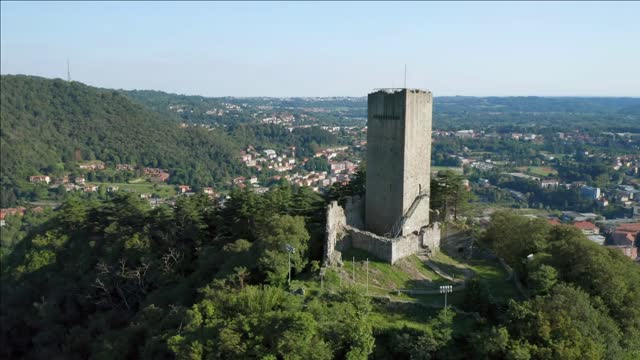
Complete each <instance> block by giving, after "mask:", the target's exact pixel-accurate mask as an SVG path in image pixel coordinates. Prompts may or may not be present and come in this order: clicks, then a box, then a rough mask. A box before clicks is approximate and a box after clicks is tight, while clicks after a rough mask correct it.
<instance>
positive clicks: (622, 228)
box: [616, 222, 640, 232]
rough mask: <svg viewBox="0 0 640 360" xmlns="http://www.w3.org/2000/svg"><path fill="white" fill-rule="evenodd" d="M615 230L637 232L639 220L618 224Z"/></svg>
mask: <svg viewBox="0 0 640 360" xmlns="http://www.w3.org/2000/svg"><path fill="white" fill-rule="evenodd" d="M616 231H628V232H639V231H640V222H637V223H627V224H620V225H618V227H617V228H616Z"/></svg>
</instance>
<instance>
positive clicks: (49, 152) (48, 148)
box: [0, 75, 244, 198]
mask: <svg viewBox="0 0 640 360" xmlns="http://www.w3.org/2000/svg"><path fill="white" fill-rule="evenodd" d="M1 100H2V107H1V111H0V114H1V123H2V131H1V134H0V136H1V141H2V167H1V172H2V179H1V184H2V190H3V197H5V198H6V197H8V196H10V195H8V193H14V196H19V195H20V193H19V192H20V189H19V188H20V185H21V184H24V183H25V182H26V181H27V180H28V177H29V176H30V175H36V174H40V173H47V174H55V173H63V172H68V171H74V170H76V168H77V165H76V161H79V160H94V159H98V160H102V161H105V162H110V163H130V164H135V165H143V166H151V167H161V168H168V169H171V172H172V177H171V181H174V182H179V183H190V184H194V185H197V184H201V185H213V184H221V183H223V182H225V181H228V180H229V179H230V176H231V175H232V174H238V173H242V172H243V169H244V168H243V167H242V166H241V164H240V162H239V161H238V159H236V155H237V154H238V151H239V148H238V146H237V145H236V144H235V143H234V142H233V141H232V140H231V139H230V138H229V137H228V136H227V135H225V134H223V133H220V132H216V131H206V130H201V129H196V128H189V129H180V128H179V127H178V126H177V124H176V123H175V122H174V121H171V120H170V119H168V118H167V117H164V116H163V115H161V114H158V113H154V112H152V111H149V110H147V109H145V108H143V107H142V106H140V105H138V104H135V103H133V102H131V101H130V100H129V99H128V98H127V97H125V96H123V95H121V94H120V93H118V92H116V91H110V90H100V89H96V88H93V87H90V86H86V85H83V84H81V83H78V82H71V83H69V82H65V81H62V80H49V79H43V78H37V77H31V76H9V75H6V76H2V81H1ZM4 193H7V194H4Z"/></svg>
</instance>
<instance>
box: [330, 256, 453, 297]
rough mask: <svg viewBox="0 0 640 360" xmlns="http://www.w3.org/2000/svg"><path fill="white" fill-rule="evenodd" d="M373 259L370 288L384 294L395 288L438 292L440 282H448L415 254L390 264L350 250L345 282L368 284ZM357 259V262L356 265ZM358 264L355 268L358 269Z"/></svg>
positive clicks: (344, 260)
mask: <svg viewBox="0 0 640 360" xmlns="http://www.w3.org/2000/svg"><path fill="white" fill-rule="evenodd" d="M367 258H369V273H368V279H369V288H370V290H372V289H374V291H376V290H375V288H381V289H384V290H385V291H384V293H385V294H387V293H388V292H389V291H392V290H394V289H434V288H436V287H437V286H438V285H439V284H440V283H443V282H447V280H445V279H443V278H442V277H440V276H439V275H438V274H436V273H435V272H434V271H433V270H431V269H430V268H429V267H427V266H426V265H425V264H424V263H423V262H422V261H421V260H420V259H419V258H418V257H417V256H415V255H412V256H409V257H406V258H404V259H401V260H399V261H398V262H396V264H395V265H391V264H388V263H386V262H384V261H382V260H379V259H376V258H374V257H373V256H372V255H371V254H369V253H367V252H366V251H363V250H359V249H349V250H347V251H345V252H344V253H343V254H342V261H343V262H344V267H343V268H342V274H343V277H344V276H346V279H345V278H343V282H345V283H346V282H354V274H355V283H357V284H363V285H365V286H366V284H367V265H366V259H367ZM354 259H355V263H354ZM354 265H355V266H354Z"/></svg>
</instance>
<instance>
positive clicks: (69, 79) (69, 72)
mask: <svg viewBox="0 0 640 360" xmlns="http://www.w3.org/2000/svg"><path fill="white" fill-rule="evenodd" d="M67 81H69V82H71V70H70V69H69V58H67Z"/></svg>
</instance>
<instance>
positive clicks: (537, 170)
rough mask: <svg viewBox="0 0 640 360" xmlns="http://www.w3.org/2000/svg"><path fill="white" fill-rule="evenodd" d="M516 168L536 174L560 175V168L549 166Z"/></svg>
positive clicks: (526, 172) (529, 173)
mask: <svg viewBox="0 0 640 360" xmlns="http://www.w3.org/2000/svg"><path fill="white" fill-rule="evenodd" d="M516 169H518V171H520V172H522V173H525V174H528V175H534V176H549V175H553V176H555V175H558V170H556V169H554V168H552V167H548V166H521V167H518V168H516Z"/></svg>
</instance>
